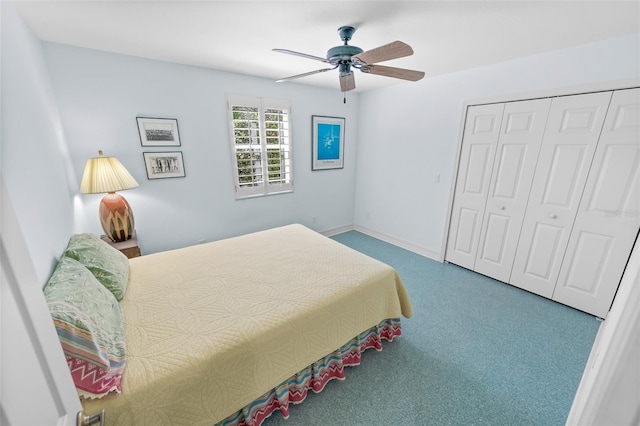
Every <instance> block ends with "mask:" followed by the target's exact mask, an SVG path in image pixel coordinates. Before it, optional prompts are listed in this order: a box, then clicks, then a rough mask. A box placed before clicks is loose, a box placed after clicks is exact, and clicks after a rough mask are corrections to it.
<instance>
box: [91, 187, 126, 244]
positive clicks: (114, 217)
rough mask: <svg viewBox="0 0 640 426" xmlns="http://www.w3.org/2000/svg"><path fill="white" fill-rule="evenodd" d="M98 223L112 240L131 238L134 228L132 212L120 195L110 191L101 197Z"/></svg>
mask: <svg viewBox="0 0 640 426" xmlns="http://www.w3.org/2000/svg"><path fill="white" fill-rule="evenodd" d="M100 224H101V225H102V229H103V230H104V233H105V235H106V236H107V237H109V239H110V240H111V241H113V242H120V241H127V240H129V239H131V237H132V236H133V231H134V229H135V228H134V221H133V212H132V211H131V206H130V205H129V203H128V202H127V200H126V199H125V198H124V197H123V196H122V195H120V194H116V193H115V192H110V193H108V194H107V195H105V196H104V197H103V198H102V201H100Z"/></svg>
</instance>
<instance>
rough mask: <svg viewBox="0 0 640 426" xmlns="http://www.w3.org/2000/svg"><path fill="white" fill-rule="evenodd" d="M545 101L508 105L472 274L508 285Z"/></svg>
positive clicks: (546, 107) (546, 109)
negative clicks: (488, 277) (491, 278)
mask: <svg viewBox="0 0 640 426" xmlns="http://www.w3.org/2000/svg"><path fill="white" fill-rule="evenodd" d="M550 104H551V99H548V98H547V99H536V100H530V101H520V102H509V103H507V104H506V105H505V110H504V114H503V118H502V130H501V131H500V139H499V141H498V147H497V149H496V158H495V162H494V165H493V174H492V176H491V184H490V185H489V197H488V199H487V204H486V209H485V212H484V221H483V223H482V228H481V231H480V243H479V247H478V256H477V259H476V263H475V267H474V270H475V271H476V272H480V273H481V274H484V275H488V276H490V277H493V278H495V279H498V280H500V281H504V282H509V276H510V275H511V267H512V266H513V258H514V257H515V252H516V246H517V245H518V237H519V236H520V229H521V228H522V221H523V220H524V213H525V210H526V208H527V200H528V199H529V191H530V189H531V182H532V181H533V175H534V172H535V170H536V163H537V161H538V154H539V152H540V145H541V142H542V137H543V135H544V129H545V125H546V123H547V115H548V114H549V106H550Z"/></svg>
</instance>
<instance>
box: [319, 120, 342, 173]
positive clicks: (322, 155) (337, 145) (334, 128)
mask: <svg viewBox="0 0 640 426" xmlns="http://www.w3.org/2000/svg"><path fill="white" fill-rule="evenodd" d="M344 122H345V119H344V118H341V117H324V116H320V115H312V116H311V126H312V134H313V140H312V144H313V149H312V155H313V157H312V159H311V170H327V169H341V168H343V167H344Z"/></svg>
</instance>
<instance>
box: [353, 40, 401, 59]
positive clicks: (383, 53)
mask: <svg viewBox="0 0 640 426" xmlns="http://www.w3.org/2000/svg"><path fill="white" fill-rule="evenodd" d="M411 55H413V49H412V48H411V46H409V45H408V44H406V43H403V42H401V41H393V42H391V43H389V44H385V45H383V46H380V47H376V48H375V49H371V50H367V51H366V52H362V53H359V54H357V55H354V56H353V57H352V58H351V59H352V60H354V61H355V62H356V63H360V64H375V63H378V62H384V61H390V60H391V59H398V58H404V57H405V56H411Z"/></svg>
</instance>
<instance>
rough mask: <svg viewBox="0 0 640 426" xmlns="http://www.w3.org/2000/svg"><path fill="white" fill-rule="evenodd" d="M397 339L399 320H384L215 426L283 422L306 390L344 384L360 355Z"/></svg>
mask: <svg viewBox="0 0 640 426" xmlns="http://www.w3.org/2000/svg"><path fill="white" fill-rule="evenodd" d="M400 335H402V329H401V326H400V318H393V319H387V320H384V321H382V322H381V323H380V324H378V325H377V326H374V327H371V328H370V329H368V330H366V331H364V332H363V333H360V334H359V335H358V336H356V337H354V338H353V339H351V340H350V341H349V342H348V343H346V344H344V345H343V346H342V347H340V348H339V349H338V350H336V351H334V352H332V353H330V354H329V355H327V356H325V357H324V358H322V359H319V360H318V361H316V362H314V363H313V364H311V365H310V366H308V367H307V368H304V369H303V370H301V371H299V372H298V373H297V374H296V375H294V376H292V377H290V378H289V379H287V380H285V381H284V382H283V383H282V384H280V385H279V386H278V387H276V388H274V389H272V390H271V391H269V392H267V393H266V394H264V395H263V396H262V397H260V398H258V399H256V400H255V401H253V402H252V403H250V404H249V405H247V406H245V407H244V408H242V409H241V410H239V411H238V412H236V413H235V414H233V415H231V416H229V417H227V418H226V419H225V420H223V421H222V422H220V423H218V424H217V425H220V426H260V425H261V424H262V422H263V421H264V420H265V419H266V418H267V417H269V416H270V415H271V414H273V413H274V412H275V411H277V410H279V411H280V412H281V413H282V416H283V417H284V418H285V419H286V418H288V417H289V404H299V403H301V402H302V401H304V400H305V398H306V397H307V393H308V391H309V390H312V391H314V392H315V393H319V392H321V391H322V390H323V389H324V387H325V385H326V384H327V383H328V382H329V381H330V380H331V379H338V380H344V379H345V375H344V367H352V366H356V365H360V361H361V359H362V352H364V351H365V350H367V349H369V348H375V349H376V350H377V351H381V350H382V339H385V340H387V341H389V342H391V341H393V339H394V338H395V337H398V336H400Z"/></svg>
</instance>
